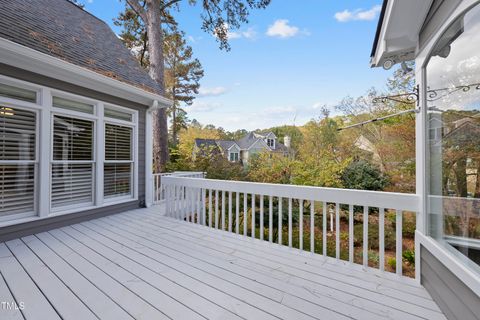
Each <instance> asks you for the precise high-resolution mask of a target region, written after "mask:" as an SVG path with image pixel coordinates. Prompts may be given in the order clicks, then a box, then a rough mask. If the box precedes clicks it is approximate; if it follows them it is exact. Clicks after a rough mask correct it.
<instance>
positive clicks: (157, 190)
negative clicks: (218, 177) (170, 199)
mask: <svg viewBox="0 0 480 320" xmlns="http://www.w3.org/2000/svg"><path fill="white" fill-rule="evenodd" d="M171 176H173V177H184V178H204V177H205V174H204V173H203V172H196V171H175V172H165V173H154V174H153V203H154V204H159V203H160V202H162V201H164V200H165V188H164V185H163V184H162V180H163V178H164V177H171Z"/></svg>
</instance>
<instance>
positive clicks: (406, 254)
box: [402, 250, 415, 265]
mask: <svg viewBox="0 0 480 320" xmlns="http://www.w3.org/2000/svg"><path fill="white" fill-rule="evenodd" d="M402 257H403V260H404V261H407V262H408V263H410V264H412V265H414V264H415V251H413V250H405V251H403V253H402Z"/></svg>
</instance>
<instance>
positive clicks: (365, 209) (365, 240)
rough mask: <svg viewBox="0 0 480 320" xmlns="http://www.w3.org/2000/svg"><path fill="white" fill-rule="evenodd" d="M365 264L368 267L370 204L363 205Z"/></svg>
mask: <svg viewBox="0 0 480 320" xmlns="http://www.w3.org/2000/svg"><path fill="white" fill-rule="evenodd" d="M363 265H364V266H365V267H368V206H364V207H363Z"/></svg>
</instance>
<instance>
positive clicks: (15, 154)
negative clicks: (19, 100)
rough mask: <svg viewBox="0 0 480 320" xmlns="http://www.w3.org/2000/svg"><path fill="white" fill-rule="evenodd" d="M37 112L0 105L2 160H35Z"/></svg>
mask: <svg viewBox="0 0 480 320" xmlns="http://www.w3.org/2000/svg"><path fill="white" fill-rule="evenodd" d="M35 126H36V114H35V113H34V112H30V111H25V110H21V109H17V108H10V107H2V106H0V160H35Z"/></svg>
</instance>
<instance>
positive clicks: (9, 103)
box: [0, 78, 40, 222]
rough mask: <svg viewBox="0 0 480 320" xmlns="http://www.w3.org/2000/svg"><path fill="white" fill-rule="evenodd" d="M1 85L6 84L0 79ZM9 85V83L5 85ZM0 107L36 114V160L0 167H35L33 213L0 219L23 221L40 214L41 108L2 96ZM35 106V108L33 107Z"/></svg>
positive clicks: (18, 161)
mask: <svg viewBox="0 0 480 320" xmlns="http://www.w3.org/2000/svg"><path fill="white" fill-rule="evenodd" d="M0 83H5V82H3V81H2V79H1V78H0ZM5 84H9V83H5ZM14 86H16V87H19V88H22V89H23V88H24V87H22V86H18V85H17V84H14ZM38 96H39V94H38V93H37V101H38ZM0 105H1V106H2V107H8V108H13V109H21V110H25V111H29V112H33V113H35V159H34V160H0V165H4V164H33V165H34V172H33V179H34V186H33V211H28V212H22V213H16V214H11V215H6V216H1V217H0V222H3V221H9V220H13V219H21V218H27V217H32V216H35V215H36V214H37V212H38V192H37V191H38V189H39V188H38V187H39V181H38V176H39V162H40V161H39V157H40V146H39V145H40V140H39V132H40V108H39V106H38V105H36V104H34V103H32V102H27V101H24V100H16V99H12V98H6V97H2V96H0ZM33 106H35V107H33Z"/></svg>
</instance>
